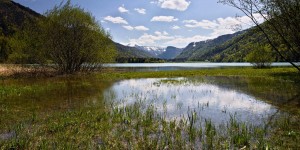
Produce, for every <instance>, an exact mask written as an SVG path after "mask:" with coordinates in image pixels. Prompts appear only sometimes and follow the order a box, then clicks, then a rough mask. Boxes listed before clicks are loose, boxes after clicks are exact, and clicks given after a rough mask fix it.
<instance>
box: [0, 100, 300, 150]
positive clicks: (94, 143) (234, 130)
mask: <svg viewBox="0 0 300 150" xmlns="http://www.w3.org/2000/svg"><path fill="white" fill-rule="evenodd" d="M142 105H143V104H140V103H134V104H133V105H130V106H124V107H115V105H114V104H113V103H110V104H104V106H105V107H104V108H101V109H99V108H97V107H94V108H92V109H91V108H89V109H80V110H76V111H67V112H64V113H54V114H52V115H51V116H49V117H47V118H35V119H34V120H31V119H29V120H26V121H24V122H22V123H20V124H18V125H16V126H14V128H13V129H12V130H13V131H14V132H15V136H14V137H12V138H10V139H7V140H5V141H1V147H2V148H4V149H7V148H16V149H31V148H34V149H66V148H67V149H68V148H70V149H78V148H79V149H97V148H98V149H239V148H246V149H267V148H279V149H280V148H283V147H282V146H288V147H287V148H296V147H297V146H298V145H291V144H290V143H287V144H286V143H284V142H283V141H282V142H283V143H277V142H274V141H272V140H271V139H273V136H275V137H274V138H275V139H280V138H282V137H281V135H280V136H278V135H276V134H277V133H278V132H277V131H276V130H280V132H284V133H283V134H286V133H290V135H286V136H294V137H296V136H298V135H297V134H299V132H298V131H293V133H292V132H291V128H290V125H291V124H293V123H295V122H294V121H295V120H294V121H293V120H290V118H289V117H287V116H285V117H283V118H281V119H283V120H282V121H281V120H277V121H275V122H273V123H272V125H273V128H272V129H271V128H265V126H255V125H252V124H251V123H245V122H239V121H238V120H237V119H236V118H235V116H234V115H231V118H230V120H229V121H228V122H225V123H223V124H220V125H218V126H216V125H214V123H213V122H211V121H210V120H207V119H205V120H201V119H197V115H196V113H195V112H193V111H191V112H189V115H188V118H181V119H173V120H166V119H165V118H164V117H163V116H162V115H160V114H159V113H157V111H156V110H155V108H154V107H153V105H149V106H148V107H147V108H146V109H145V110H144V108H143V109H142V108H141V107H143V106H142ZM197 121H200V124H199V123H196V122H197ZM201 124H203V126H202V125H201ZM281 127H284V128H281ZM273 132H274V134H273ZM275 133H276V134H275ZM291 134H293V135H291Z"/></svg>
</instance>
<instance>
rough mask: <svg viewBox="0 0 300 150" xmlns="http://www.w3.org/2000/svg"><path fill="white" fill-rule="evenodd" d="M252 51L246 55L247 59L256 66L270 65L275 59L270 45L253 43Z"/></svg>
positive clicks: (264, 66)
mask: <svg viewBox="0 0 300 150" xmlns="http://www.w3.org/2000/svg"><path fill="white" fill-rule="evenodd" d="M252 49H253V50H252V51H251V52H250V53H249V54H248V55H247V56H246V61H248V62H251V63H252V64H253V65H254V67H255V68H266V67H270V65H271V63H272V62H273V61H274V58H273V56H272V51H271V47H270V46H269V45H255V44H253V45H252Z"/></svg>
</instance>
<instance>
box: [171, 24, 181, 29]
mask: <svg viewBox="0 0 300 150" xmlns="http://www.w3.org/2000/svg"><path fill="white" fill-rule="evenodd" d="M172 29H173V30H178V29H180V27H179V26H176V25H174V26H173V27H172Z"/></svg>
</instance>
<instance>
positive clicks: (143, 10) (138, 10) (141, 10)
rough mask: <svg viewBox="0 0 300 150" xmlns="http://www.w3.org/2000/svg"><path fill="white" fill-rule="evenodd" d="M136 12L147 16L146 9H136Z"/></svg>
mask: <svg viewBox="0 0 300 150" xmlns="http://www.w3.org/2000/svg"><path fill="white" fill-rule="evenodd" d="M134 10H135V11H136V12H138V13H140V14H143V15H144V14H146V9H144V8H134Z"/></svg>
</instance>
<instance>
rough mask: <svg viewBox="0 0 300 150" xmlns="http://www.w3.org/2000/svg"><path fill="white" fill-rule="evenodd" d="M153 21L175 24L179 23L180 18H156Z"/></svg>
mask: <svg viewBox="0 0 300 150" xmlns="http://www.w3.org/2000/svg"><path fill="white" fill-rule="evenodd" d="M151 21H160V22H173V21H178V18H175V17H174V16H154V17H153V18H152V19H151Z"/></svg>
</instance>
